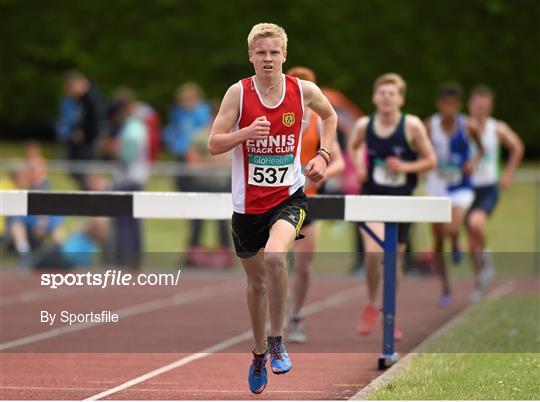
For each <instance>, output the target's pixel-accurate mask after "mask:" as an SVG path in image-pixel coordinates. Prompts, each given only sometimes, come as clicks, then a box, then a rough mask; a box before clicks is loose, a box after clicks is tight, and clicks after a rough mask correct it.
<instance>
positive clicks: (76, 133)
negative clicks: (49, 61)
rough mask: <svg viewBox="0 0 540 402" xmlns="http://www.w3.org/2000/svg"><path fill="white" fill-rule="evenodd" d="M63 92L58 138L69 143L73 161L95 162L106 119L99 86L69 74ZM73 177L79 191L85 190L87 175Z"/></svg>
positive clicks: (68, 153)
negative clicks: (90, 160) (96, 149)
mask: <svg viewBox="0 0 540 402" xmlns="http://www.w3.org/2000/svg"><path fill="white" fill-rule="evenodd" d="M64 91H65V94H66V96H65V97H64V98H63V99H62V101H61V103H60V116H59V119H58V122H57V125H56V128H57V135H58V137H59V138H60V139H61V140H62V141H63V142H65V143H66V146H67V158H68V159H69V160H70V161H80V160H89V159H93V158H94V156H95V149H94V148H95V145H96V140H97V138H98V135H99V132H100V129H101V123H102V117H103V100H102V97H101V95H100V93H99V90H98V89H97V86H96V85H95V84H94V83H92V82H90V80H89V79H88V78H87V77H86V76H85V75H83V74H82V73H81V72H79V71H69V72H68V73H67V74H66V76H65V79H64ZM72 177H73V178H74V179H75V181H76V182H77V183H78V185H79V187H80V188H82V189H84V188H85V187H84V175H82V174H80V173H77V172H75V173H72Z"/></svg>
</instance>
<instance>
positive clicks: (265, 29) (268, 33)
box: [247, 22, 287, 52]
mask: <svg viewBox="0 0 540 402" xmlns="http://www.w3.org/2000/svg"><path fill="white" fill-rule="evenodd" d="M259 38H280V39H281V48H282V49H283V51H284V52H286V51H287V34H286V33H285V30H284V29H283V28H282V27H280V26H279V25H276V24H270V23H267V22H263V23H260V24H257V25H254V26H253V28H251V32H250V33H249V35H248V39H247V41H248V48H249V49H251V46H252V45H253V42H255V40H257V39H259Z"/></svg>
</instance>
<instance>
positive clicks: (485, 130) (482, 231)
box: [467, 86, 524, 302]
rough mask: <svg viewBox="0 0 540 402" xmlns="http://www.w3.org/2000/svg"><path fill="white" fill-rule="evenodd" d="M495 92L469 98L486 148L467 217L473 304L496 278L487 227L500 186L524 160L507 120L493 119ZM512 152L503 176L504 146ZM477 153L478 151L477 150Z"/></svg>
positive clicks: (477, 93) (507, 183) (480, 88)
mask: <svg viewBox="0 0 540 402" xmlns="http://www.w3.org/2000/svg"><path fill="white" fill-rule="evenodd" d="M493 101H494V94H493V91H492V90H491V89H490V88H488V87H486V86H477V87H475V88H474V89H473V90H472V92H471V96H470V98H469V105H468V107H469V113H470V118H471V119H472V120H473V121H474V122H475V123H476V125H477V127H478V131H479V132H480V133H481V134H480V139H481V141H482V145H483V147H484V156H483V157H482V159H480V161H479V162H478V164H477V165H476V168H475V169H474V172H473V174H472V177H471V180H472V185H473V189H474V201H473V204H472V206H471V208H470V209H469V212H468V214H467V230H468V234H469V251H470V253H471V260H472V262H473V266H474V268H475V277H476V287H475V290H474V292H473V293H472V294H471V302H475V301H477V300H479V299H480V298H481V297H482V296H483V293H484V287H485V285H486V283H487V282H489V281H490V280H491V279H492V278H493V276H494V270H493V265H492V263H491V259H490V256H489V252H488V251H487V239H486V224H487V220H488V217H489V216H490V215H491V213H492V212H493V210H494V209H495V205H496V204H497V200H498V198H499V187H500V188H501V189H503V190H506V189H507V188H508V187H509V186H510V184H511V183H512V177H513V175H514V172H515V170H516V168H517V167H518V166H519V164H520V162H521V159H522V158H523V152H524V147H523V142H522V141H521V140H520V138H519V136H518V135H517V134H516V133H515V132H514V130H512V128H510V126H509V125H508V124H506V123H505V122H503V121H500V120H496V119H495V118H493V117H491V113H492V112H493ZM501 144H502V145H503V146H504V147H505V148H506V149H507V150H508V152H509V156H508V160H507V162H506V165H505V166H504V169H503V170H502V174H500V167H499V155H500V145H501ZM473 150H475V148H473Z"/></svg>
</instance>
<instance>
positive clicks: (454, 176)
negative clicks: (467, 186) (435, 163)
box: [437, 165, 463, 186]
mask: <svg viewBox="0 0 540 402" xmlns="http://www.w3.org/2000/svg"><path fill="white" fill-rule="evenodd" d="M437 173H438V175H439V177H440V178H441V179H443V180H445V181H446V182H447V183H448V184H449V185H450V186H455V185H457V184H459V183H461V181H462V180H463V172H462V170H461V167H460V166H456V165H441V166H439V167H438V168H437Z"/></svg>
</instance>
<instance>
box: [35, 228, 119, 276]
mask: <svg viewBox="0 0 540 402" xmlns="http://www.w3.org/2000/svg"><path fill="white" fill-rule="evenodd" d="M108 234H109V219H108V218H103V217H99V218H90V219H88V220H87V221H85V223H84V224H83V225H82V227H81V229H80V230H78V231H77V232H75V233H73V234H71V235H70V236H68V238H67V239H66V241H65V242H63V243H61V244H58V245H54V246H51V247H48V248H46V249H44V250H42V251H40V252H38V253H36V255H35V256H33V257H32V260H31V266H32V267H33V268H38V269H43V268H53V269H74V268H88V267H90V266H91V265H92V263H93V262H94V257H95V256H96V255H97V253H98V252H99V251H100V249H101V248H102V247H103V245H104V244H105V242H106V241H107V239H108Z"/></svg>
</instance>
